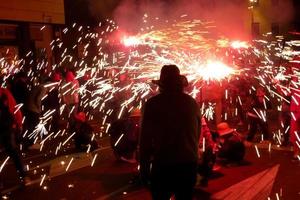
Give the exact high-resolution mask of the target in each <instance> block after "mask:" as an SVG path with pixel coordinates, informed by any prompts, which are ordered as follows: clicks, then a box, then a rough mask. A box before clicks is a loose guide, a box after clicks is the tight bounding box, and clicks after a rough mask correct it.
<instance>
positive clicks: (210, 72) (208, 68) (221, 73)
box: [196, 60, 235, 81]
mask: <svg viewBox="0 0 300 200" xmlns="http://www.w3.org/2000/svg"><path fill="white" fill-rule="evenodd" d="M196 72H197V74H199V75H200V76H201V77H202V79H203V80H206V81H208V80H218V81H220V80H222V79H224V78H226V77H228V76H229V75H231V74H234V72H235V70H234V69H233V68H232V67H229V66H228V65H226V64H224V63H222V62H220V61H210V60H209V61H207V63H206V64H205V65H204V66H200V67H199V69H198V70H197V71H196Z"/></svg>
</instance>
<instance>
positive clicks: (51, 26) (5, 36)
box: [0, 0, 65, 64]
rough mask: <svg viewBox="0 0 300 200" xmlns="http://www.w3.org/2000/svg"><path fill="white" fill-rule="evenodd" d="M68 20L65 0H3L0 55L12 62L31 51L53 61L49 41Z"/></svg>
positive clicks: (40, 57)
mask: <svg viewBox="0 0 300 200" xmlns="http://www.w3.org/2000/svg"><path fill="white" fill-rule="evenodd" d="M64 23H65V14H64V1H63V0H26V1H24V0H9V1H6V0H0V58H2V59H6V61H7V62H8V63H11V62H13V60H17V59H18V58H24V57H26V55H27V54H28V52H31V55H32V56H33V57H34V58H35V59H44V60H45V61H47V62H48V63H49V64H51V63H53V60H54V55H52V51H51V49H50V48H51V47H50V45H49V44H50V43H51V41H52V40H53V38H54V37H55V36H57V35H58V34H59V33H60V26H61V25H63V24H64Z"/></svg>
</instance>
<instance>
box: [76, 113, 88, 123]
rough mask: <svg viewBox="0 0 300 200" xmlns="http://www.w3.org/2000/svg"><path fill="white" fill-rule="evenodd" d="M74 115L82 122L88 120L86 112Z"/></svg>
mask: <svg viewBox="0 0 300 200" xmlns="http://www.w3.org/2000/svg"><path fill="white" fill-rule="evenodd" d="M74 117H75V119H76V120H78V121H81V122H85V121H86V115H85V113H84V112H79V113H77V114H76V115H75V116H74Z"/></svg>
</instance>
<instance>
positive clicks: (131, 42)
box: [122, 36, 143, 46]
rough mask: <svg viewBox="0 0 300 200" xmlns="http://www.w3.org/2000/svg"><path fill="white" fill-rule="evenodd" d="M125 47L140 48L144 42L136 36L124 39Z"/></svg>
mask: <svg viewBox="0 0 300 200" xmlns="http://www.w3.org/2000/svg"><path fill="white" fill-rule="evenodd" d="M122 42H123V44H124V45H125V46H138V45H140V44H142V43H143V42H142V40H141V39H140V38H138V37H135V36H129V37H124V38H123V40H122Z"/></svg>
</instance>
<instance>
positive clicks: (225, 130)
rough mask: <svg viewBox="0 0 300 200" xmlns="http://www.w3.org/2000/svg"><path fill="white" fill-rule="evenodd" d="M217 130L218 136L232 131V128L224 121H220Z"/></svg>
mask: <svg viewBox="0 0 300 200" xmlns="http://www.w3.org/2000/svg"><path fill="white" fill-rule="evenodd" d="M217 131H218V133H219V135H220V136H224V135H227V134H230V133H232V132H233V131H234V129H232V128H230V127H229V125H228V124H227V123H226V122H221V123H219V124H218V125H217Z"/></svg>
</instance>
